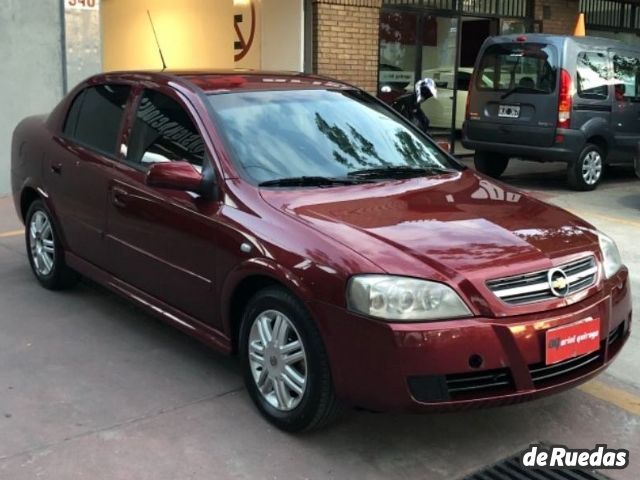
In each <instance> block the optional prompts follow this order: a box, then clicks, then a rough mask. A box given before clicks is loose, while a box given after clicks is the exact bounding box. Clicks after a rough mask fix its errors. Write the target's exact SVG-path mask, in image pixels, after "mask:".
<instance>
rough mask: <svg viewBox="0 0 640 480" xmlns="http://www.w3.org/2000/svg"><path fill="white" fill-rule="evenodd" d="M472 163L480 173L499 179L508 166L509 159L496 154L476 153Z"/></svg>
mask: <svg viewBox="0 0 640 480" xmlns="http://www.w3.org/2000/svg"><path fill="white" fill-rule="evenodd" d="M473 163H474V165H475V167H476V170H477V171H479V172H480V173H484V174H485V175H489V176H490V177H493V178H500V176H501V175H502V174H503V173H504V171H505V170H506V169H507V165H509V157H507V156H505V155H500V154H497V153H491V152H482V151H476V153H475V155H474V157H473Z"/></svg>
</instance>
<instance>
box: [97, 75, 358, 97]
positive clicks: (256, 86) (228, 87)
mask: <svg viewBox="0 0 640 480" xmlns="http://www.w3.org/2000/svg"><path fill="white" fill-rule="evenodd" d="M100 77H102V78H100ZM96 78H99V80H102V81H104V82H108V81H113V80H115V79H118V78H121V79H126V80H129V81H145V80H146V81H148V80H154V81H157V82H158V83H170V82H171V81H175V80H176V78H179V79H180V80H182V81H183V82H187V83H190V84H192V85H195V86H196V87H198V88H199V89H201V90H203V91H204V92H205V93H206V94H214V93H227V92H232V91H233V92H236V91H255V90H301V89H340V90H346V89H354V88H356V87H353V86H352V85H349V84H347V83H345V82H341V81H338V80H334V79H332V78H328V77H324V76H321V75H312V74H306V73H300V72H267V71H255V70H164V71H123V72H110V73H105V74H101V75H98V76H96Z"/></svg>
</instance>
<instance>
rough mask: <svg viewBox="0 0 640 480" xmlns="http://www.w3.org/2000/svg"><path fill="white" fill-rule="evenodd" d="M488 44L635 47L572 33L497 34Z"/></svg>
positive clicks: (607, 39)
mask: <svg viewBox="0 0 640 480" xmlns="http://www.w3.org/2000/svg"><path fill="white" fill-rule="evenodd" d="M487 42H488V44H494V43H511V42H513V43H520V42H527V43H531V42H533V43H549V44H553V45H560V44H563V43H565V42H572V43H575V44H578V45H582V46H589V47H601V48H623V49H624V48H626V49H630V48H631V49H637V48H636V47H633V46H631V45H628V44H626V43H624V42H621V41H618V40H614V39H611V38H604V37H591V36H584V37H577V36H572V35H550V34H546V33H522V34H512V35H499V36H495V37H490V38H489V39H488V40H487Z"/></svg>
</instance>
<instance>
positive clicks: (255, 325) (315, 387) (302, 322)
mask: <svg viewBox="0 0 640 480" xmlns="http://www.w3.org/2000/svg"><path fill="white" fill-rule="evenodd" d="M278 319H279V320H278ZM278 322H279V323H278ZM276 325H280V326H282V327H283V328H281V329H278V328H277V326H276ZM261 327H262V328H261ZM265 332H269V335H267V334H266V333H265ZM274 332H276V333H274ZM277 333H279V335H278V334H277ZM272 334H273V335H272ZM269 336H271V338H272V339H273V340H276V341H275V342H273V341H271V342H270V341H268V340H269ZM274 337H275V338H274ZM296 339H297V340H298V341H299V342H300V345H301V347H302V348H300V349H297V348H296V349H291V350H290V351H289V352H287V353H286V354H283V353H282V352H281V348H280V347H281V346H282V345H289V346H293V345H295V340H296ZM264 340H267V342H265V341H264ZM239 342H240V345H239V351H240V355H241V360H242V368H243V374H244V381H245V385H246V387H247V390H248V392H249V395H250V397H251V399H252V400H253V402H254V403H255V405H256V406H257V408H258V410H259V411H260V413H261V414H262V415H263V416H264V417H265V418H266V419H267V420H268V421H269V422H271V423H272V424H273V425H275V426H276V427H277V428H279V429H281V430H284V431H288V432H299V431H308V430H313V429H317V428H320V427H323V426H325V425H326V424H328V423H329V422H331V421H332V420H334V419H335V417H336V416H337V414H338V413H339V411H340V407H339V404H338V401H337V399H336V397H335V392H334V387H333V381H332V379H331V371H330V369H329V360H328V358H327V354H326V351H325V348H324V344H323V342H322V338H321V336H320V332H319V331H318V328H317V327H316V325H315V322H314V320H313V319H312V318H311V316H310V314H309V312H308V311H307V309H306V308H305V306H304V305H303V304H302V302H300V300H298V299H297V298H296V297H295V296H294V295H293V294H292V293H291V292H289V291H288V290H286V289H284V288H282V287H278V286H274V287H268V288H265V289H263V290H261V291H260V292H258V293H257V294H256V295H255V296H254V297H253V298H252V299H251V300H250V301H249V303H248V305H247V307H246V309H245V311H244V315H243V318H242V324H241V326H240V337H239ZM265 343H266V348H265ZM300 352H302V353H300ZM285 357H289V359H291V358H292V357H295V358H297V359H298V360H297V361H296V362H295V363H291V364H287V363H286V361H285V360H287V359H286V358H285ZM291 369H293V372H294V374H292V373H291ZM295 374H297V377H298V378H297V379H296V375H295ZM285 377H286V378H285ZM302 378H303V379H304V382H301V381H300V379H302ZM292 382H293V384H294V386H295V387H296V388H295V389H294V388H292ZM258 383H260V384H261V388H260V387H258ZM301 385H303V386H302V387H301ZM300 391H301V392H302V393H299V392H300ZM263 392H264V393H263Z"/></svg>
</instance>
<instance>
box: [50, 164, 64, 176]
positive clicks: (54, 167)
mask: <svg viewBox="0 0 640 480" xmlns="http://www.w3.org/2000/svg"><path fill="white" fill-rule="evenodd" d="M51 172H53V173H55V174H56V175H61V174H62V164H61V163H52V164H51Z"/></svg>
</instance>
